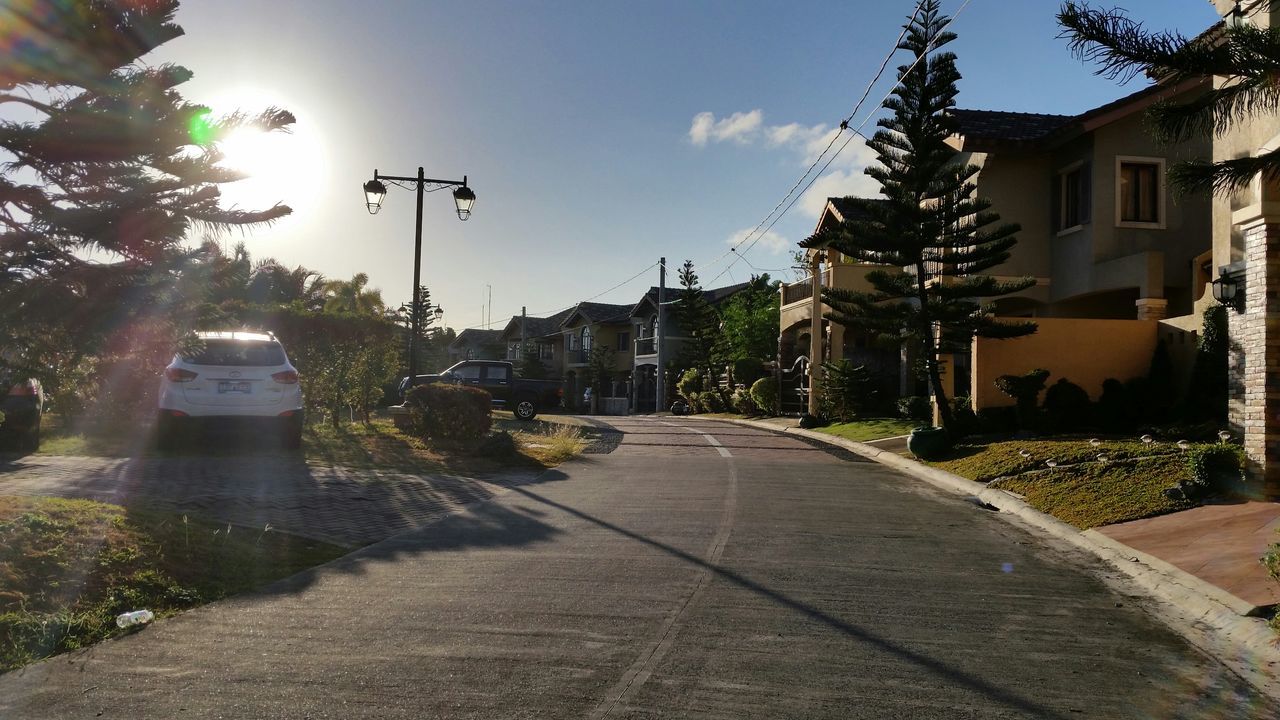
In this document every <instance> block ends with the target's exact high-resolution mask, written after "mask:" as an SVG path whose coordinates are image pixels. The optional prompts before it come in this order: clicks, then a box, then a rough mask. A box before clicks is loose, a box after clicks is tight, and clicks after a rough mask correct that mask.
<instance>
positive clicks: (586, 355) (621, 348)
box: [560, 302, 634, 413]
mask: <svg viewBox="0 0 1280 720" xmlns="http://www.w3.org/2000/svg"><path fill="white" fill-rule="evenodd" d="M630 316H631V306H630V305H611V304H609V303H597V302H581V303H578V304H577V305H575V306H574V307H573V308H572V309H570V310H569V311H568V312H567V314H566V316H565V319H564V320H563V321H562V322H561V323H560V335H561V340H562V343H563V348H564V395H565V398H566V400H568V399H569V398H572V399H573V403H577V404H580V403H581V402H582V396H583V391H584V390H586V388H587V387H588V386H589V385H590V384H591V378H589V377H588V373H589V369H590V368H589V365H590V361H591V354H592V351H593V350H596V349H598V348H599V349H603V348H608V350H609V353H608V355H609V356H611V357H612V363H611V366H610V371H609V378H610V382H609V383H608V384H607V385H606V386H605V387H603V388H598V389H597V396H598V397H599V398H614V399H616V398H626V397H627V396H628V395H629V392H630V385H629V383H630V381H631V366H632V357H633V352H634V348H633V347H632V344H631V337H632V336H631V332H632V331H631V322H630ZM601 354H603V353H601ZM571 406H572V405H571ZM621 411H622V412H623V413H625V412H626V407H625V404H624V405H623V407H622V408H621Z"/></svg>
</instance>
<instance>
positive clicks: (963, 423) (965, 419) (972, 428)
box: [951, 395, 979, 438]
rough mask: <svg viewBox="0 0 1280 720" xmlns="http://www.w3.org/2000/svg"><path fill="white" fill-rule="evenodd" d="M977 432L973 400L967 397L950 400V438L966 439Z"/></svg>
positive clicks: (976, 418)
mask: <svg viewBox="0 0 1280 720" xmlns="http://www.w3.org/2000/svg"><path fill="white" fill-rule="evenodd" d="M978 430H979V427H978V415H977V413H975V412H974V411H973V398H971V397H969V396H968V395H961V396H960V397H955V398H951V436H952V437H953V438H962V437H967V436H969V435H972V434H974V433H976V432H978Z"/></svg>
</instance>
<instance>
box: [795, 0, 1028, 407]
mask: <svg viewBox="0 0 1280 720" xmlns="http://www.w3.org/2000/svg"><path fill="white" fill-rule="evenodd" d="M939 5H940V3H939V2H938V0H925V2H923V3H922V5H921V7H920V9H919V11H918V12H917V13H916V14H915V15H914V16H913V17H912V19H911V21H910V23H909V25H908V31H907V33H906V35H905V36H904V38H903V41H902V43H901V44H900V45H899V46H898V47H899V48H901V49H903V50H906V51H908V52H910V53H911V55H912V61H913V62H912V64H910V65H905V66H902V67H900V68H899V70H898V81H899V82H898V85H897V87H896V89H895V90H894V91H893V94H892V96H891V97H890V98H889V99H887V100H886V101H885V103H884V107H885V108H887V109H888V110H890V111H891V112H892V113H893V114H892V115H891V116H889V117H886V118H883V119H881V120H880V121H879V123H878V124H879V126H880V128H881V129H880V130H879V131H878V132H876V134H875V136H874V137H873V138H871V140H870V141H869V142H868V146H869V147H871V148H872V149H873V150H875V151H876V153H877V155H878V158H879V163H880V164H879V165H876V166H872V167H869V168H867V170H866V172H867V174H868V175H870V176H871V177H873V178H875V179H876V180H877V181H878V182H879V183H880V186H881V193H882V194H883V196H884V197H883V198H882V199H861V198H848V201H849V202H850V203H852V204H853V205H855V206H856V208H855V212H854V213H852V214H851V218H850V219H849V220H848V221H846V222H844V223H842V224H841V225H840V226H838V227H835V228H832V229H828V230H823V231H820V232H819V233H817V234H815V235H813V236H811V237H809V238H808V239H806V240H805V241H804V242H802V243H801V245H802V246H804V247H808V248H818V247H826V246H829V247H831V248H833V249H835V250H838V251H840V252H841V253H843V254H844V255H846V256H847V257H849V258H852V259H854V260H855V261H859V262H865V263H877V264H883V265H886V266H892V269H890V268H885V269H883V270H874V271H872V272H869V273H867V280H868V281H869V282H870V283H871V285H872V286H873V287H874V288H875V289H874V290H873V291H871V292H854V291H849V290H840V289H836V288H823V291H822V297H823V300H824V302H826V304H827V305H828V306H829V307H830V308H831V309H832V312H831V313H829V314H828V315H827V317H828V319H830V320H832V321H834V322H838V323H840V324H841V325H844V326H846V327H848V328H851V329H853V330H855V331H859V332H864V333H868V334H870V335H872V336H874V337H876V338H878V339H879V340H880V341H881V342H882V343H890V344H895V345H901V344H903V343H907V344H908V345H909V346H911V347H913V348H915V349H916V350H918V353H919V357H920V358H921V360H922V361H923V364H924V370H925V372H926V374H927V376H928V379H929V382H930V384H931V386H932V388H933V393H934V398H935V400H936V401H937V403H938V408H939V414H940V416H941V418H942V423H943V426H944V427H948V428H950V427H951V423H952V413H951V407H950V404H949V403H948V401H947V397H946V393H945V391H944V388H943V385H942V373H941V369H940V367H939V362H938V359H939V355H940V354H943V353H959V352H967V351H968V348H969V345H970V343H971V342H972V339H973V337H974V336H975V335H978V336H982V337H995V338H1009V337H1018V336H1021V335H1027V334H1029V333H1033V332H1035V329H1036V326H1035V324H1034V323H1030V322H1001V321H997V320H996V319H995V318H994V317H993V316H992V312H991V307H990V306H989V305H983V304H982V303H981V300H982V299H983V298H990V297H997V296H1000V295H1006V294H1008V293H1012V292H1017V291H1019V290H1023V289H1025V288H1027V287H1030V286H1031V285H1033V284H1034V280H1033V279H1031V278H1026V279H1022V280H1017V281H1013V282H1000V281H998V280H997V279H995V278H994V277H990V276H986V275H982V274H980V273H982V272H983V271H984V270H987V269H989V268H992V267H995V266H996V265H999V264H1001V263H1003V262H1004V261H1005V260H1007V259H1008V258H1009V250H1010V248H1012V247H1013V246H1014V243H1015V242H1016V239H1015V237H1014V235H1015V234H1016V233H1017V232H1018V230H1019V227H1018V226H1017V225H1012V224H1004V225H997V226H995V227H992V226H993V225H994V224H995V223H997V222H998V220H999V216H998V215H996V214H995V213H994V212H991V211H990V207H991V203H990V202H989V201H987V200H984V199H982V198H979V197H977V196H976V185H975V184H974V182H973V178H974V176H975V175H976V174H977V172H978V170H979V168H978V167H976V166H972V165H962V164H959V163H957V162H956V161H955V152H954V151H953V150H952V149H951V148H950V147H949V146H948V145H947V144H946V140H947V138H948V137H949V136H950V135H951V134H952V133H953V132H954V131H955V129H956V128H955V121H954V120H953V119H952V118H951V117H950V116H948V115H947V114H946V112H945V111H946V110H947V109H948V108H950V107H953V106H954V104H955V96H956V81H958V80H959V79H960V73H959V72H958V71H957V70H956V65H955V55H954V54H952V53H950V52H943V51H941V50H940V49H939V48H941V47H942V46H944V45H946V44H947V43H949V42H951V41H952V40H954V39H955V35H954V34H953V33H950V32H947V31H946V29H945V28H946V25H947V23H948V18H946V17H944V16H942V15H941V14H940V13H939Z"/></svg>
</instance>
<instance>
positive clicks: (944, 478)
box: [721, 418, 1280, 697]
mask: <svg viewBox="0 0 1280 720" xmlns="http://www.w3.org/2000/svg"><path fill="white" fill-rule="evenodd" d="M721 420H722V421H724V422H732V423H736V424H738V425H745V426H747V427H753V428H757V429H761V430H770V431H773V432H782V433H785V434H788V435H799V436H802V437H805V438H809V439H812V440H816V441H818V442H821V443H825V444H827V445H834V446H836V447H839V448H843V449H845V450H848V451H850V452H853V453H856V454H858V455H861V456H862V457H865V458H867V459H870V460H874V461H876V462H878V463H880V464H882V465H887V466H889V467H892V468H893V469H895V470H899V471H901V472H903V473H905V474H907V475H910V476H912V477H915V478H917V479H920V480H923V481H925V482H927V483H929V484H931V485H933V486H935V487H938V488H940V489H942V490H946V491H949V492H953V493H957V494H960V495H965V496H968V497H972V498H976V499H977V500H979V501H980V502H982V503H983V504H985V505H989V506H991V507H993V508H995V509H997V510H999V511H1000V514H1003V515H1012V516H1015V517H1017V518H1018V519H1019V520H1021V521H1022V523H1023V524H1025V525H1030V526H1032V527H1033V528H1035V529H1036V530H1038V531H1040V532H1042V533H1044V534H1046V535H1049V536H1052V537H1054V538H1056V539H1059V540H1062V541H1065V542H1068V543H1070V544H1071V545H1072V546H1074V547H1077V548H1079V549H1081V550H1084V551H1086V552H1089V553H1092V554H1093V555H1094V556H1096V557H1098V558H1099V559H1101V560H1103V561H1104V562H1106V563H1107V564H1108V565H1110V566H1112V567H1114V568H1116V569H1117V570H1119V571H1120V572H1121V573H1123V574H1124V575H1125V576H1126V577H1127V578H1129V579H1130V580H1131V581H1132V582H1133V584H1134V585H1136V586H1137V587H1138V588H1140V589H1141V590H1142V591H1143V592H1145V593H1146V594H1147V595H1149V596H1151V597H1153V598H1155V599H1156V600H1159V601H1162V602H1164V603H1168V604H1170V605H1172V606H1174V607H1176V608H1177V609H1178V610H1180V611H1181V612H1182V613H1185V615H1186V618H1175V617H1168V616H1165V615H1164V614H1163V613H1162V614H1161V620H1162V621H1164V622H1165V624H1167V625H1169V626H1170V627H1171V628H1173V629H1174V630H1175V631H1177V632H1178V633H1179V634H1180V635H1182V636H1183V637H1184V638H1185V639H1187V640H1188V641H1189V642H1191V643H1192V644H1193V645H1195V646H1196V647H1198V648H1200V649H1201V650H1203V651H1204V652H1206V653H1208V654H1209V655H1211V656H1213V657H1215V658H1217V659H1218V660H1219V661H1221V662H1222V663H1223V664H1225V665H1227V666H1228V667H1231V668H1232V669H1234V670H1235V671H1236V672H1237V673H1239V674H1240V675H1241V676H1242V677H1244V678H1245V679H1246V680H1247V681H1249V682H1250V683H1251V684H1252V685H1254V686H1255V687H1257V688H1258V689H1259V690H1261V691H1263V692H1264V693H1267V694H1269V695H1271V696H1272V697H1276V696H1277V690H1280V685H1277V682H1280V681H1278V680H1277V678H1276V676H1275V675H1274V672H1269V670H1271V669H1272V668H1278V669H1280V647H1278V646H1277V639H1276V634H1275V633H1274V632H1273V631H1272V630H1271V628H1270V627H1268V626H1267V623H1266V621H1265V620H1263V619H1261V618H1259V617H1257V615H1258V614H1259V613H1260V612H1261V608H1258V607H1255V606H1254V605H1252V604H1250V603H1248V602H1246V601H1244V600H1241V599H1240V598H1237V597H1235V596H1234V595H1231V594H1230V593H1228V592H1226V591H1225V590H1222V589H1221V588H1218V587H1216V586H1214V585H1211V584H1209V583H1207V582H1205V581H1203V580H1201V579H1200V578H1197V577H1195V576H1194V575H1191V574H1190V573H1187V572H1185V571H1183V570H1180V569H1178V568H1177V567H1174V566H1173V565H1171V564H1169V563H1167V562H1164V561H1163V560H1160V559H1158V558H1155V557H1152V556H1150V555H1147V554H1146V553H1143V552H1140V551H1138V550H1134V549H1133V548H1131V547H1129V546H1128V545H1125V544H1124V543H1121V542H1119V541H1118V540H1114V539H1112V538H1110V537H1107V536H1106V535H1103V534H1102V533H1100V532H1098V531H1096V530H1085V531H1081V530H1080V529H1079V528H1076V527H1074V526H1072V525H1069V524H1067V523H1064V522H1062V521H1061V520H1059V519H1057V518H1055V517H1053V516H1052V515H1048V514H1046V513H1043V512H1040V511H1039V510H1036V509H1035V508H1033V507H1031V506H1030V505H1028V504H1027V503H1026V502H1024V501H1023V500H1021V499H1020V498H1018V497H1017V496H1016V495H1014V494H1012V493H1009V492H1006V491H1004V490H1000V489H997V488H992V487H988V486H986V485H984V484H982V483H978V482H974V481H973V480H969V479H967V478H962V477H960V476H958V475H953V474H951V473H949V472H946V471H944V470H939V469H937V468H933V467H929V466H927V465H924V464H921V463H919V462H916V461H914V460H911V459H909V458H906V457H903V456H901V455H898V454H897V453H892V452H889V451H886V450H881V449H880V448H877V447H875V446H872V445H868V444H866V443H860V442H856V441H853V440H846V439H844V438H841V437H836V436H833V435H827V434H824V433H818V432H813V431H812V430H805V429H802V428H797V427H789V428H779V427H777V426H775V425H771V424H769V423H765V422H760V421H756V420H736V419H728V418H721ZM1188 621H1189V622H1188ZM1193 630H1199V631H1201V632H1204V631H1207V632H1208V633H1209V634H1210V635H1211V636H1213V637H1214V639H1216V640H1217V641H1218V642H1217V643H1208V644H1207V643H1205V642H1204V641H1203V637H1201V636H1200V635H1198V634H1197V633H1195V632H1193Z"/></svg>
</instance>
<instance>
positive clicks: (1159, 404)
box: [1142, 338, 1178, 423]
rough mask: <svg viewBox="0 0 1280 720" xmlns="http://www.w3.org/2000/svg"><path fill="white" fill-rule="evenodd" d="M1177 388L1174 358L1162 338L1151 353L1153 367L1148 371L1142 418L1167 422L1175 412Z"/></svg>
mask: <svg viewBox="0 0 1280 720" xmlns="http://www.w3.org/2000/svg"><path fill="white" fill-rule="evenodd" d="M1177 394H1178V391H1177V388H1176V387H1174V384H1173V358H1171V357H1170V356H1169V346H1168V345H1167V344H1166V343H1165V341H1164V339H1163V338H1162V339H1161V340H1160V341H1159V342H1157V343H1156V349H1155V352H1153V353H1152V354H1151V367H1150V369H1149V370H1148V371H1147V385H1146V396H1145V397H1144V398H1143V403H1142V405H1143V408H1142V409H1143V415H1142V419H1143V420H1145V421H1146V422H1151V423H1165V422H1168V421H1169V418H1170V416H1171V415H1172V414H1173V405H1174V400H1175V399H1176V398H1177Z"/></svg>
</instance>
